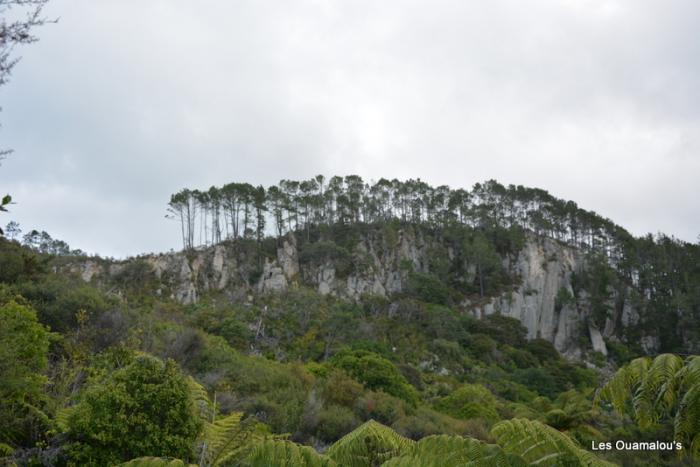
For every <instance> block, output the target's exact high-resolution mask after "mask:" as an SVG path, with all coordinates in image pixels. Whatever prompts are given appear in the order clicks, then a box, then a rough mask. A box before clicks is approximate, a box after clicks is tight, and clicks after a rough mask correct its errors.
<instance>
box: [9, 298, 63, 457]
mask: <svg viewBox="0 0 700 467" xmlns="http://www.w3.org/2000/svg"><path fill="white" fill-rule="evenodd" d="M0 323H2V326H0V444H3V443H4V444H10V445H15V444H17V443H18V442H19V441H22V440H24V439H26V438H27V437H28V436H29V434H28V432H29V431H30V430H31V426H32V425H33V424H35V423H36V422H37V417H39V418H42V415H41V412H40V410H39V409H38V408H37V407H38V405H39V404H40V401H41V400H42V397H43V388H44V384H45V383H46V378H45V376H44V375H43V371H44V370H45V369H46V363H47V353H48V350H49V342H50V338H51V333H50V332H49V330H48V329H47V328H46V327H44V326H43V325H42V324H40V323H39V321H38V320H37V317H36V312H35V311H34V310H33V309H32V308H30V307H28V306H26V305H23V304H20V303H17V302H15V301H10V302H8V303H5V304H4V305H2V306H0ZM43 417H45V416H43Z"/></svg>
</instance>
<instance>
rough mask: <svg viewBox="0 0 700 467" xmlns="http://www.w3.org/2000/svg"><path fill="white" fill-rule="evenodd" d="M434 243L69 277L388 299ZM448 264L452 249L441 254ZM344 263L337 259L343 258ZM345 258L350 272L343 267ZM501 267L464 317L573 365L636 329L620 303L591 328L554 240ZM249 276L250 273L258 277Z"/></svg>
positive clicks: (406, 239)
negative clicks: (138, 276) (517, 329)
mask: <svg viewBox="0 0 700 467" xmlns="http://www.w3.org/2000/svg"><path fill="white" fill-rule="evenodd" d="M436 242H439V240H437V239H435V238H434V237H431V238H425V237H424V235H423V234H422V233H421V231H420V230H418V229H416V230H414V229H410V228H409V229H406V230H398V231H397V232H395V233H393V234H391V235H388V234H382V233H380V232H378V231H376V230H375V231H369V232H366V233H365V234H364V235H363V236H362V237H361V238H359V240H358V241H356V242H355V243H354V244H353V247H352V249H351V251H345V250H344V252H343V253H342V255H340V256H338V255H339V253H338V252H337V251H336V252H335V253H334V254H335V255H336V256H334V257H329V256H323V255H320V256H318V257H313V258H312V259H308V257H304V255H303V254H302V253H303V251H300V249H299V247H298V243H297V239H296V238H295V237H294V236H293V235H291V234H289V235H287V236H285V237H284V238H282V239H280V240H279V242H278V244H279V245H280V246H279V247H278V248H277V250H276V255H274V257H271V258H266V259H265V260H264V262H263V263H262V265H260V264H258V263H257V260H253V259H252V258H251V257H250V256H246V254H245V252H244V251H242V250H241V249H239V248H238V247H237V246H236V244H235V243H230V244H221V245H217V246H214V247H209V248H204V249H199V250H195V251H191V252H188V253H184V252H180V253H171V254H161V255H154V256H145V257H140V258H136V259H132V260H128V261H126V262H122V263H113V264H111V265H106V264H101V265H100V264H97V263H95V262H94V261H87V262H85V263H83V264H81V265H79V266H77V267H74V268H73V270H74V272H76V273H78V274H80V276H81V277H82V278H83V280H85V281H96V280H97V281H99V280H101V278H105V277H114V276H116V275H119V274H127V273H128V269H129V268H130V267H133V264H135V263H136V262H141V263H142V264H145V265H147V268H148V269H150V271H151V273H152V274H153V276H154V278H155V280H156V282H157V283H158V284H159V285H160V288H158V291H157V293H164V294H166V295H167V296H170V297H171V298H173V299H175V300H177V301H179V302H180V303H183V304H193V303H196V302H197V300H198V298H199V296H200V295H201V294H202V293H204V292H207V291H221V292H223V293H226V294H228V295H229V296H230V297H231V298H232V299H235V298H236V297H239V298H240V297H246V296H248V295H249V294H250V293H251V292H253V293H259V294H269V293H280V292H284V291H286V290H288V289H289V288H290V287H297V286H298V285H300V284H304V285H306V286H310V287H313V288H315V289H316V290H317V291H318V293H320V294H323V295H332V296H335V297H338V298H342V299H348V300H357V299H359V298H360V297H362V296H363V295H379V296H383V297H389V298H390V297H391V296H392V294H395V293H399V292H402V291H403V290H404V288H405V284H406V279H407V275H408V271H409V270H413V271H416V272H423V273H429V272H430V265H431V264H433V263H431V261H433V260H434V259H435V256H436V253H435V251H436V250H435V248H436V247H437V246H439V245H436ZM440 251H441V252H442V253H441V254H443V256H445V257H446V258H447V259H448V260H450V261H451V260H453V258H454V257H455V252H454V249H453V247H452V246H449V247H446V246H445V245H442V250H440ZM343 255H345V256H343ZM343 258H345V260H346V263H347V259H348V258H351V259H352V264H353V267H351V268H348V267H343V264H344V263H343ZM503 261H504V266H505V267H506V268H508V269H509V270H510V271H511V273H513V274H515V275H516V276H517V277H519V278H520V283H519V285H518V286H517V287H515V288H514V289H513V290H512V291H510V292H507V293H504V294H502V295H500V296H497V297H491V298H485V299H481V300H478V302H475V303H472V302H470V301H469V300H465V301H464V303H463V304H462V305H461V308H462V310H463V312H464V313H472V314H473V315H474V316H476V317H478V318H481V317H483V316H487V315H490V314H493V313H500V314H502V315H505V316H509V317H512V318H515V319H517V320H519V321H520V322H521V323H522V324H523V325H524V326H525V328H527V336H528V338H529V339H534V338H542V339H546V340H548V341H550V342H552V343H553V344H554V346H555V347H556V349H557V350H558V351H559V352H561V353H562V354H563V355H565V356H567V357H568V358H571V359H579V358H581V357H582V354H583V351H584V349H585V348H589V349H592V350H594V351H597V352H600V353H602V354H604V355H606V354H607V352H608V349H607V346H606V342H605V341H606V339H608V340H616V339H617V338H618V337H617V336H618V335H619V334H620V330H621V328H625V327H628V326H635V325H636V324H637V323H638V322H639V321H640V313H639V311H638V310H637V309H635V308H634V306H633V305H632V303H631V302H630V301H629V300H628V299H627V297H623V298H622V299H618V300H617V302H618V303H621V306H614V304H613V305H611V307H610V309H613V310H616V311H615V316H611V317H608V319H607V320H606V322H605V326H604V328H603V329H599V328H597V327H596V326H595V325H594V324H593V321H594V320H592V319H590V313H591V312H590V308H591V307H590V305H589V302H588V297H587V294H586V293H585V291H579V292H578V294H575V291H574V287H573V284H572V277H573V275H574V274H575V273H576V272H577V271H581V269H582V268H584V267H585V264H584V258H583V255H582V253H581V252H580V251H578V250H576V249H574V248H571V247H568V246H565V245H563V244H561V243H559V242H557V241H555V240H551V239H547V238H540V237H535V236H534V235H528V237H527V240H526V242H525V245H524V247H523V249H522V250H521V251H520V252H519V254H517V256H516V257H514V258H505V259H504V260H503ZM465 270H466V271H467V273H466V275H467V277H465V280H466V281H473V279H474V277H475V267H473V266H467V267H466V269H465ZM256 271H257V272H256ZM641 344H642V345H643V346H644V348H645V349H646V350H648V351H650V352H653V351H654V349H655V348H656V347H658V345H659V341H658V339H657V338H654V337H652V336H642V341H641Z"/></svg>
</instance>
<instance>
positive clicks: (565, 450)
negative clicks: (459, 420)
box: [491, 418, 614, 467]
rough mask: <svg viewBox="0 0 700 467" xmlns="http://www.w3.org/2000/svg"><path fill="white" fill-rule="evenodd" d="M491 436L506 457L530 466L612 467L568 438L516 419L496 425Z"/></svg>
mask: <svg viewBox="0 0 700 467" xmlns="http://www.w3.org/2000/svg"><path fill="white" fill-rule="evenodd" d="M491 435H492V436H493V437H494V438H496V441H497V443H498V444H499V445H500V446H501V447H502V448H503V450H504V451H505V452H507V453H510V454H514V455H516V456H519V457H521V458H522V459H523V460H524V461H525V462H526V463H527V464H529V465H580V466H588V467H598V466H600V467H605V466H612V465H614V464H611V463H609V462H606V461H603V460H601V459H598V458H597V457H596V456H594V455H593V454H592V453H590V452H588V451H586V450H584V449H581V448H580V447H579V446H578V444H576V443H575V442H574V441H573V440H572V439H571V438H569V437H568V436H566V435H565V434H564V433H561V432H559V431H557V430H555V429H554V428H552V427H550V426H547V425H545V424H543V423H540V422H537V421H534V420H527V419H520V418H515V419H513V420H506V421H503V422H499V423H497V424H496V425H495V426H494V427H493V429H492V430H491Z"/></svg>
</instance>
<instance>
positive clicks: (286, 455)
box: [239, 440, 336, 467]
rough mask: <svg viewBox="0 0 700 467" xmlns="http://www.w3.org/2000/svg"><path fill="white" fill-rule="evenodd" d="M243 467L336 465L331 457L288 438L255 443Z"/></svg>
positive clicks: (329, 466) (320, 466)
mask: <svg viewBox="0 0 700 467" xmlns="http://www.w3.org/2000/svg"><path fill="white" fill-rule="evenodd" d="M239 465H240V466H241V467H268V466H275V467H335V466H336V463H335V462H334V461H333V460H332V459H330V458H329V457H326V456H323V455H321V454H319V453H317V452H316V451H315V450H313V449H312V448H310V447H308V446H301V445H299V444H296V443H293V442H291V441H286V440H265V441H262V442H260V443H257V444H255V446H253V448H252V449H251V451H250V453H249V454H248V456H247V457H246V458H245V460H244V461H243V462H241V463H240V464H239Z"/></svg>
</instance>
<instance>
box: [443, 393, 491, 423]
mask: <svg viewBox="0 0 700 467" xmlns="http://www.w3.org/2000/svg"><path fill="white" fill-rule="evenodd" d="M435 407H436V408H437V409H438V410H440V411H441V412H444V413H446V414H450V415H452V416H453V417H457V418H462V419H465V420H467V419H470V418H483V419H484V420H487V421H489V422H494V421H496V420H498V419H499V416H498V412H497V410H496V409H497V407H498V401H497V400H496V398H495V397H494V396H493V394H491V391H489V390H488V389H486V388H485V387H483V386H481V385H479V384H465V385H464V386H462V387H460V388H459V389H457V390H456V391H454V392H452V393H451V394H450V395H448V396H446V397H443V398H441V399H440V400H438V401H437V402H436V403H435Z"/></svg>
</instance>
